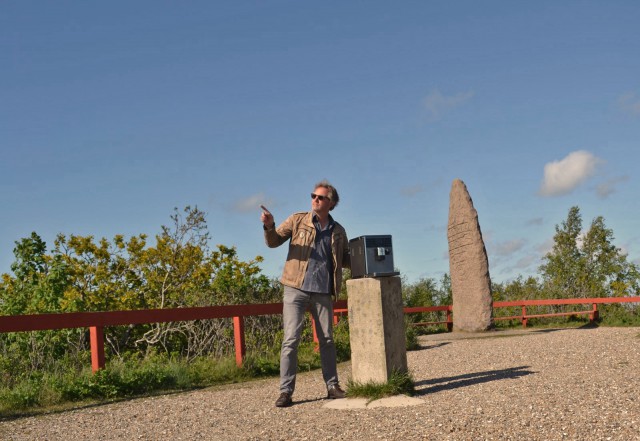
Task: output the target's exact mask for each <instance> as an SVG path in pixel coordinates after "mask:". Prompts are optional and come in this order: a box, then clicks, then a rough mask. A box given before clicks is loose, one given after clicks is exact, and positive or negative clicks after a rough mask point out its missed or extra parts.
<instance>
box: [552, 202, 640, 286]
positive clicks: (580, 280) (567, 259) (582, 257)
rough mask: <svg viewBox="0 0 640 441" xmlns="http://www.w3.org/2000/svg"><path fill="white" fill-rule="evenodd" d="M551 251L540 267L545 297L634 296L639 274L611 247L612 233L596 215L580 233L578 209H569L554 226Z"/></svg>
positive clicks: (623, 255) (635, 268) (580, 220)
mask: <svg viewBox="0 0 640 441" xmlns="http://www.w3.org/2000/svg"><path fill="white" fill-rule="evenodd" d="M553 240H554V245H553V249H552V250H551V251H550V252H549V253H547V254H546V255H545V257H544V259H543V264H542V265H541V266H540V272H541V275H542V279H543V284H544V290H543V292H546V293H548V296H549V297H556V298H574V297H581V298H587V297H613V296H617V297H620V296H626V295H637V294H638V292H639V281H640V272H639V271H638V267H637V266H636V265H634V264H633V263H630V262H628V261H627V256H626V255H625V254H623V253H622V250H621V249H620V248H617V247H616V246H615V245H614V244H613V240H614V236H613V231H612V230H611V229H609V228H607V227H606V225H605V222H604V218H603V217H602V216H598V217H597V218H595V219H594V220H593V221H592V222H591V226H590V227H589V230H588V231H587V232H586V233H584V234H582V217H581V215H580V209H579V208H578V207H576V206H574V207H571V209H570V210H569V214H568V216H567V219H566V220H565V221H564V222H563V223H562V224H561V225H560V226H558V225H556V234H555V235H554V237H553Z"/></svg>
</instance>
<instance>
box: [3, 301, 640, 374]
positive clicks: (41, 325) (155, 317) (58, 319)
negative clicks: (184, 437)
mask: <svg viewBox="0 0 640 441" xmlns="http://www.w3.org/2000/svg"><path fill="white" fill-rule="evenodd" d="M604 303H640V297H619V298H591V299H551V300H520V301H513V302H494V304H493V307H494V308H508V307H511V308H513V307H520V308H521V312H522V313H521V314H519V315H509V316H497V317H494V320H520V321H521V322H522V325H523V326H524V327H526V326H527V320H528V319H530V318H540V317H553V316H561V315H564V316H568V315H578V314H589V319H590V320H592V321H593V320H597V319H598V308H597V305H599V304H604ZM544 305H547V306H554V305H555V306H558V305H591V309H587V310H581V311H565V312H555V313H550V314H527V309H526V308H527V307H528V306H544ZM347 312H348V310H347V301H346V300H340V301H337V302H335V303H334V314H335V315H336V319H337V316H338V315H344V314H346V313H347ZM422 312H444V313H446V317H445V318H444V319H443V320H440V321H431V322H420V323H415V325H444V326H446V328H447V330H448V331H451V330H452V327H453V319H452V312H453V308H452V306H451V305H445V306H424V307H422V306H419V307H407V308H404V313H405V314H414V313H422ZM276 314H282V303H263V304H249V305H224V306H204V307H194V308H174V309H147V310H135V311H106V312H72V313H60V314H33V315H13V316H0V332H26V331H43V330H52V329H68V328H89V333H90V345H91V366H92V369H93V371H94V372H95V371H97V370H98V369H101V368H103V367H104V366H105V352H104V327H105V326H118V325H131V324H143V323H163V322H178V321H189V320H206V319H217V318H231V319H233V333H234V344H235V348H234V349H235V356H236V363H237V364H238V365H241V364H242V361H243V359H244V357H245V355H246V348H245V339H244V317H247V316H258V315H276ZM314 335H315V329H314Z"/></svg>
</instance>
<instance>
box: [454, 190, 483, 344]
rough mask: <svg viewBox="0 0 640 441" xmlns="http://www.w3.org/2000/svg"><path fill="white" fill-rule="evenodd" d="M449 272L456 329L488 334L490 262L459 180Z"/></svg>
mask: <svg viewBox="0 0 640 441" xmlns="http://www.w3.org/2000/svg"><path fill="white" fill-rule="evenodd" d="M447 238H448V241H449V271H450V273H451V290H452V295H453V330H454V331H466V332H479V331H486V330H488V329H490V328H491V318H492V315H493V298H492V295H491V278H490V276H489V259H488V257H487V251H486V249H485V246H484V241H483V240H482V232H481V231H480V223H479V222H478V212H477V211H476V209H475V208H474V207H473V201H472V200H471V196H470V195H469V192H468V191H467V186H466V185H465V184H464V182H462V181H461V180H460V179H455V180H454V181H453V184H452V185H451V193H450V196H449V225H448V230H447Z"/></svg>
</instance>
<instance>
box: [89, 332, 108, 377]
mask: <svg viewBox="0 0 640 441" xmlns="http://www.w3.org/2000/svg"><path fill="white" fill-rule="evenodd" d="M89 337H90V340H91V370H92V371H93V373H94V374H95V373H96V372H98V371H99V370H100V369H104V328H103V327H102V326H91V327H90V328H89Z"/></svg>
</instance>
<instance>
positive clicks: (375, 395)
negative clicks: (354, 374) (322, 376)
mask: <svg viewBox="0 0 640 441" xmlns="http://www.w3.org/2000/svg"><path fill="white" fill-rule="evenodd" d="M414 394H415V387H414V385H413V378H411V375H410V374H409V373H408V372H400V371H393V372H392V373H391V376H390V378H389V381H388V382H386V383H375V382H367V383H358V382H354V381H352V380H349V381H348V382H347V397H349V398H368V399H369V402H371V401H375V400H379V399H380V398H384V397H391V396H394V395H408V396H413V395H414Z"/></svg>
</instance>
